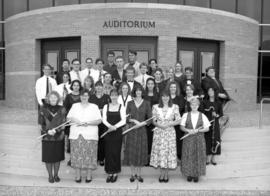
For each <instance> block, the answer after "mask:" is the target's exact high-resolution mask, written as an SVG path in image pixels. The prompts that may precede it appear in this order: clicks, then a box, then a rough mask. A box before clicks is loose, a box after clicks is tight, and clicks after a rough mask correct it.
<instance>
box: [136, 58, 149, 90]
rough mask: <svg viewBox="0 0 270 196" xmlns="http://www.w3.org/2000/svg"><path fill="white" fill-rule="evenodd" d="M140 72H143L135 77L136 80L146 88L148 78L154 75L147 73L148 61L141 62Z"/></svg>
mask: <svg viewBox="0 0 270 196" xmlns="http://www.w3.org/2000/svg"><path fill="white" fill-rule="evenodd" d="M140 72H141V74H140V75H138V76H137V77H136V78H135V81H137V82H139V83H140V84H141V85H142V86H143V88H144V89H145V87H146V81H147V79H148V78H153V77H152V76H150V75H148V74H147V64H146V63H141V64H140Z"/></svg>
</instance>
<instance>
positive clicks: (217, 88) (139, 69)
mask: <svg viewBox="0 0 270 196" xmlns="http://www.w3.org/2000/svg"><path fill="white" fill-rule="evenodd" d="M136 56H137V53H136V51H129V62H128V63H127V64H125V63H124V58H123V57H122V56H117V57H116V58H115V56H114V53H113V52H111V51H109V52H108V54H107V57H108V59H107V62H108V63H107V64H106V65H105V63H104V61H103V60H102V59H100V58H98V59H96V61H95V65H94V62H93V59H92V58H87V59H86V60H85V69H83V70H81V62H80V60H79V59H74V60H73V61H72V63H71V64H72V66H70V63H69V61H68V60H67V59H65V60H64V61H63V64H62V71H59V72H58V73H57V74H56V75H55V76H52V68H51V66H50V65H48V64H45V65H43V73H44V75H43V76H42V77H41V78H39V79H38V80H37V82H36V96H37V100H38V104H39V124H40V125H41V130H42V134H43V137H42V161H43V162H45V165H46V168H47V171H48V174H49V179H48V180H49V182H50V183H53V182H59V181H60V178H59V176H58V171H59V167H60V162H61V161H62V160H64V159H65V135H66V137H67V138H68V140H67V145H66V146H67V151H68V152H69V153H70V160H69V161H68V164H69V165H70V166H71V167H73V168H74V169H75V171H76V177H75V181H76V182H77V183H80V182H81V181H82V170H86V179H85V182H86V183H89V182H91V181H92V171H93V170H94V169H96V168H97V165H98V164H100V165H101V166H103V165H104V169H105V172H106V173H107V174H108V176H107V179H106V182H108V183H109V182H112V183H113V182H116V181H117V178H118V174H119V173H120V172H121V165H126V166H130V168H131V176H130V182H134V181H135V180H138V181H139V182H143V181H144V179H143V176H142V174H141V168H142V167H144V166H152V167H155V168H160V177H159V179H158V181H159V182H164V183H167V182H168V181H169V170H171V169H176V168H177V165H178V162H180V168H181V172H182V174H183V175H184V176H185V177H186V178H187V181H189V182H191V181H194V182H198V181H199V177H200V176H202V175H205V173H206V165H207V164H213V165H216V164H217V163H216V159H215V156H216V155H219V154H220V153H221V139H220V126H219V118H220V117H222V116H223V105H224V103H226V102H227V101H228V100H229V99H230V98H229V95H228V93H227V92H226V91H225V90H224V88H223V86H222V84H221V82H220V81H219V80H218V79H217V78H216V74H215V68H214V67H212V66H211V67H208V68H207V69H206V76H205V77H204V78H203V79H202V81H201V82H199V81H197V80H195V79H194V78H193V69H192V67H184V66H183V65H182V63H181V62H177V63H176V64H175V65H174V67H171V68H169V69H168V76H167V78H165V77H164V74H163V70H162V69H161V68H160V67H159V66H158V65H157V61H156V60H155V59H151V60H150V61H149V64H147V63H139V62H138V61H137V60H136ZM54 78H55V79H54ZM122 151H123V153H122Z"/></svg>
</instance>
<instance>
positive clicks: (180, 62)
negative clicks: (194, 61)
mask: <svg viewBox="0 0 270 196" xmlns="http://www.w3.org/2000/svg"><path fill="white" fill-rule="evenodd" d="M177 64H180V65H183V64H182V61H176V63H175V65H174V66H176V65H177Z"/></svg>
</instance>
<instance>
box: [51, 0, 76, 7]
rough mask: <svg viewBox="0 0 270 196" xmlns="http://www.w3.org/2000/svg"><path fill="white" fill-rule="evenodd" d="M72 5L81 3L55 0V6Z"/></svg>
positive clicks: (72, 0) (71, 0)
mask: <svg viewBox="0 0 270 196" xmlns="http://www.w3.org/2000/svg"><path fill="white" fill-rule="evenodd" d="M71 4H79V1H78V0H55V6H58V5H71Z"/></svg>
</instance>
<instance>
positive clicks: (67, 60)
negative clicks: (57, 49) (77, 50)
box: [62, 59, 70, 64]
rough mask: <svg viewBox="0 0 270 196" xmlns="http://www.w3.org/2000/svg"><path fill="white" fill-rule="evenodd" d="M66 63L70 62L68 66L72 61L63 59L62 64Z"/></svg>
mask: <svg viewBox="0 0 270 196" xmlns="http://www.w3.org/2000/svg"><path fill="white" fill-rule="evenodd" d="M64 62H68V64H70V61H69V60H68V59H63V61H62V64H63V63H64Z"/></svg>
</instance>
